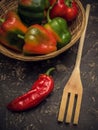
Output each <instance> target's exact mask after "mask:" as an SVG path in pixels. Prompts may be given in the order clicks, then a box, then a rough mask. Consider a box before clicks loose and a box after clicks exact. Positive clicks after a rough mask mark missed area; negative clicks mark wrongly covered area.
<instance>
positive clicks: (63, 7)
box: [50, 0, 78, 21]
mask: <svg viewBox="0 0 98 130" xmlns="http://www.w3.org/2000/svg"><path fill="white" fill-rule="evenodd" d="M55 1H56V2H55ZM55 1H54V0H50V4H52V6H53V8H52V9H51V12H50V16H51V18H54V17H58V16H59V17H63V18H64V19H66V20H67V21H72V20H74V19H75V18H76V17H77V15H78V6H77V3H76V2H75V1H74V0H55Z"/></svg>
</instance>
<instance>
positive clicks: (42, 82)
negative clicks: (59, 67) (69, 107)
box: [7, 68, 54, 111]
mask: <svg viewBox="0 0 98 130" xmlns="http://www.w3.org/2000/svg"><path fill="white" fill-rule="evenodd" d="M52 70H54V68H50V69H49V70H48V71H47V72H46V73H45V74H40V75H39V77H38V79H37V80H36V81H35V83H34V84H33V85H32V88H31V90H30V91H28V92H27V93H25V94H23V95H22V96H19V97H17V98H15V99H14V100H12V101H11V102H10V103H9V104H8V105H7V108H8V109H9V110H11V111H24V110H27V109H30V108H33V107H35V106H37V105H38V104H39V103H41V102H42V101H43V100H44V99H45V98H46V97H47V96H48V95H49V94H50V93H51V92H52V90H53V88H54V80H53V77H52V76H50V75H49V73H50V72H51V71H52Z"/></svg>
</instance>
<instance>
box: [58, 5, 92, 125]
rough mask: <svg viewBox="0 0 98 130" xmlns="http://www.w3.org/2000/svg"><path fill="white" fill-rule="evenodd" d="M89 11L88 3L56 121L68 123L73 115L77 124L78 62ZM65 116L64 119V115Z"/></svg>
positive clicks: (78, 102)
mask: <svg viewBox="0 0 98 130" xmlns="http://www.w3.org/2000/svg"><path fill="white" fill-rule="evenodd" d="M89 12H90V4H87V6H86V25H85V29H84V31H83V34H82V36H81V38H80V43H79V48H78V54H77V58H76V64H75V67H74V69H73V72H72V74H71V77H70V78H69V80H68V82H67V84H66V85H65V87H64V90H63V95H62V100H61V105H60V110H59V114H58V121H60V122H63V120H65V122H66V123H70V122H71V121H72V117H73V121H72V122H73V124H78V120H79V114H80V107H81V101H82V94H83V87H82V82H81V76H80V62H81V57H82V50H83V44H84V39H85V33H86V28H87V23H88V17H89ZM65 116H66V119H64V117H65Z"/></svg>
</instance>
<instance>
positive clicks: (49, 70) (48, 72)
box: [45, 67, 55, 75]
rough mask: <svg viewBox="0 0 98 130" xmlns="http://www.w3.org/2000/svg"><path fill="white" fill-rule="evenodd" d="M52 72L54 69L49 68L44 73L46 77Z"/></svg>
mask: <svg viewBox="0 0 98 130" xmlns="http://www.w3.org/2000/svg"><path fill="white" fill-rule="evenodd" d="M53 70H55V68H54V67H52V68H50V69H48V70H47V71H46V73H45V74H46V75H50V72H52V71H53Z"/></svg>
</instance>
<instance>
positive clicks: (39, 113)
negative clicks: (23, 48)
mask: <svg viewBox="0 0 98 130" xmlns="http://www.w3.org/2000/svg"><path fill="white" fill-rule="evenodd" d="M81 2H82V3H83V5H84V7H85V6H86V4H87V3H88V2H89V3H90V4H91V12H90V17H89V23H88V28H87V33H86V39H85V45H84V50H83V56H82V63H81V78H82V83H83V88H84V92H83V100H82V107H81V113H80V119H79V124H78V126H73V125H72V124H71V125H66V124H65V123H58V122H57V114H58V110H59V104H60V100H61V95H62V91H63V88H64V85H65V84H66V82H67V80H68V79H69V77H70V74H71V72H72V70H73V67H74V63H75V58H76V54H77V47H78V43H79V42H77V43H76V44H75V45H74V46H73V47H72V48H70V49H69V50H68V51H66V52H64V53H62V54H61V55H59V56H57V57H55V58H53V59H50V60H45V61H40V62H23V61H18V60H14V59H10V58H8V57H6V56H4V55H2V54H0V130H98V1H97V0H85V1H83V0H81ZM50 67H55V68H56V70H55V71H54V72H53V77H54V80H55V88H54V90H53V92H52V93H51V95H50V96H49V97H48V98H47V99H46V100H45V101H43V102H42V103H41V104H40V105H39V106H38V107H36V108H33V109H30V110H29V111H26V112H22V113H14V112H10V111H8V110H7V108H6V105H7V103H8V102H10V101H11V100H12V99H14V98H15V97H17V96H19V95H21V94H23V93H25V92H27V91H28V90H29V89H30V87H31V85H32V83H33V82H34V81H35V80H36V79H37V77H38V75H39V74H40V73H44V72H45V71H46V70H47V69H48V68H50Z"/></svg>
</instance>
